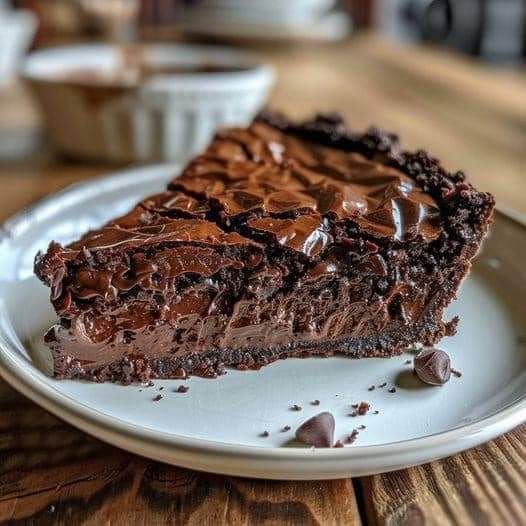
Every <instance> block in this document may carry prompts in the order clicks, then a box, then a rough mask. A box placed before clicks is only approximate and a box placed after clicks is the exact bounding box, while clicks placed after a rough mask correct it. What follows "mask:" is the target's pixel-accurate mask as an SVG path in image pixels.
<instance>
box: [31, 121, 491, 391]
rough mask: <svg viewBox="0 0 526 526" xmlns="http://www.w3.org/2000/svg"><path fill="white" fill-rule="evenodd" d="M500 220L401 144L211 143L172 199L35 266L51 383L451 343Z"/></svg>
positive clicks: (276, 138)
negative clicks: (47, 319)
mask: <svg viewBox="0 0 526 526" xmlns="http://www.w3.org/2000/svg"><path fill="white" fill-rule="evenodd" d="M493 208H494V200H493V197H492V196H490V195H489V194H486V193H481V192H478V191H477V190H475V189H474V188H473V187H472V186H471V185H470V184H469V183H467V182H466V180H465V176H464V174H462V173H461V172H457V173H454V174H451V173H448V172H446V170H445V169H444V168H442V167H441V165H440V164H439V163H438V161H437V160H435V159H433V158H432V157H430V156H429V155H428V154H426V153H425V152H416V153H411V152H405V151H403V150H402V149H401V147H400V144H399V141H398V138H397V137H396V136H395V135H393V134H386V133H382V132H380V131H378V130H377V129H370V130H368V131H367V132H365V133H363V134H355V133H352V132H350V131H349V130H348V129H347V128H346V127H345V124H344V122H343V120H342V119H341V118H340V117H338V116H336V115H325V116H318V117H316V118H315V119H313V120H310V121H307V122H303V123H300V124H296V123H292V122H290V121H288V120H287V119H286V118H284V117H283V116H281V115H279V114H275V113H266V114H262V115H260V116H259V118H258V119H257V120H256V121H255V122H254V124H253V125H251V126H250V127H249V128H247V129H233V130H225V131H223V132H220V133H218V135H217V136H216V138H215V140H214V141H213V142H212V144H211V145H210V147H209V148H208V149H207V150H206V151H205V152H204V153H203V154H202V155H200V156H198V157H196V158H195V159H194V160H193V161H191V162H190V163H189V165H188V166H187V168H186V169H185V170H184V171H183V173H182V175H181V176H180V177H177V178H175V179H174V180H173V181H172V182H171V183H170V185H169V186H168V190H167V191H166V192H164V193H162V194H158V195H154V196H152V197H150V198H147V199H145V200H143V201H142V202H141V203H139V204H138V205H137V206H136V207H135V208H134V209H133V210H132V211H130V213H128V214H126V215H125V216H123V217H120V218H117V219H115V220H114V221H112V222H110V223H108V224H107V225H105V226H104V227H102V228H101V229H100V230H97V231H93V232H89V233H88V234H86V235H85V236H83V237H82V238H81V239H80V240H79V241H77V242H75V243H72V244H71V245H69V246H67V247H62V246H61V245H58V244H56V243H52V244H51V245H50V248H49V249H48V251H47V253H46V254H39V255H37V258H36V261H35V272H36V274H37V276H38V277H39V278H40V279H41V280H42V281H43V282H44V283H46V284H47V285H48V286H50V288H51V301H52V302H53V305H54V307H55V309H56V311H57V314H58V315H59V322H58V323H57V324H56V325H55V326H53V327H52V328H51V329H50V330H49V331H48V333H47V335H46V341H47V343H48V345H49V346H50V348H51V350H52V352H53V356H54V363H55V376H57V377H58V378H86V379H92V380H96V381H107V380H109V381H120V382H124V383H129V382H132V381H135V380H139V381H145V380H147V379H149V378H173V377H181V371H184V374H185V375H186V374H199V375H205V376H217V375H218V374H221V373H222V372H223V370H224V367H225V366H231V367H237V368H239V369H248V368H259V367H261V366H263V365H265V364H267V363H270V362H272V361H274V360H277V359H281V358H286V357H291V356H311V355H318V356H329V355H333V354H336V353H338V354H344V355H347V356H352V357H364V356H391V355H394V354H399V353H400V352H401V351H402V350H403V349H404V348H405V347H407V346H409V345H411V344H413V343H415V342H417V341H418V342H422V343H424V344H425V345H433V344H434V343H436V342H437V341H438V340H439V339H440V338H442V337H443V336H444V335H449V334H453V333H454V330H455V325H456V321H457V320H453V321H452V322H450V323H449V324H448V323H444V322H443V321H442V313H443V310H444V308H445V307H446V306H447V305H448V304H449V302H450V301H451V300H452V299H453V298H454V296H455V294H456V291H457V289H458V287H459V285H460V282H461V281H462V279H463V278H464V277H465V275H466V274H467V272H468V271H469V268H470V265H471V260H472V258H473V257H474V256H475V254H476V252H477V250H478V248H479V246H480V243H481V241H482V239H483V237H484V235H485V233H486V231H487V228H488V226H489V223H490V222H491V216H492V211H493Z"/></svg>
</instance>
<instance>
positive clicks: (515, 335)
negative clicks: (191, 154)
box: [0, 165, 526, 479]
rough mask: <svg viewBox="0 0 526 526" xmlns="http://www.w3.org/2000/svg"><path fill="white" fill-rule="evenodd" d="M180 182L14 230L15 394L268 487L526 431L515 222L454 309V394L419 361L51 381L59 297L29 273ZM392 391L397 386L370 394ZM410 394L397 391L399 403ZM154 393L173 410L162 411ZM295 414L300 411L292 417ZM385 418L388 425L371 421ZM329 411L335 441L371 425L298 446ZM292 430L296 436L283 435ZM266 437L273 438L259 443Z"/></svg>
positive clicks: (106, 192) (185, 461) (92, 184)
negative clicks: (47, 339) (364, 411)
mask: <svg viewBox="0 0 526 526" xmlns="http://www.w3.org/2000/svg"><path fill="white" fill-rule="evenodd" d="M176 172H177V167H174V166H168V165H162V166H155V167H148V168H141V169H137V170H133V171H129V172H125V173H122V174H120V175H115V176H112V177H108V178H103V179H99V180H93V181H89V182H87V183H83V184H81V185H77V186H74V187H72V188H70V189H67V190H66V191H64V192H61V193H59V194H57V195H55V196H52V197H50V198H48V199H46V200H44V201H42V202H41V203H39V204H37V205H36V206H34V207H32V208H31V209H29V210H27V211H25V212H23V213H21V214H19V215H17V216H16V217H15V218H13V219H12V220H10V221H9V222H8V223H7V224H6V225H5V233H4V236H3V238H2V239H1V240H0V271H1V276H2V281H1V283H0V294H1V298H2V301H1V302H0V372H1V373H2V375H3V377H4V378H5V379H6V380H7V381H8V382H9V383H10V384H12V385H13V386H14V387H15V388H16V389H18V390H19V391H21V392H22V393H23V394H25V395H26V396H28V397H29V398H31V399H32V400H34V401H35V402H36V403H38V404H40V405H41V406H43V407H45V408H46V409H48V410H49V411H51V412H53V413H55V414H56V415H58V416H59V417H60V418H63V419H64V420H66V421H68V422H70V423H72V424H73V425H75V426H77V427H79V428H81V429H83V430H85V431H87V432H88V433H90V434H92V435H95V436H97V437H99V438H101V439H103V440H106V441H108V442H111V443H113V444H115V445H117V446H120V447H122V448H125V449H128V450H130V451H133V452H136V453H139V454H141V455H144V456H147V457H151V458H155V459H158V460H162V461H165V462H169V463H173V464H177V465H181V466H185V467H189V468H194V469H199V470H205V471H213V472H218V473H226V474H233V475H244V476H253V477H264V478H281V479H324V478H338V477H345V476H350V475H352V476H360V475H367V474H372V473H377V472H382V471H389V470H393V469H399V468H403V467H406V466H409V465H414V464H418V463H423V462H428V461H430V460H433V459H436V458H440V457H444V456H447V455H450V454H452V453H455V452H458V451H461V450H463V449H466V448H469V447H472V446H475V445H477V444H480V443H482V442H484V441H486V440H489V439H491V438H493V437H495V436H497V435H499V434H501V433H503V432H505V431H508V430H509V429H511V428H513V427H514V426H516V425H518V424H520V423H521V422H523V421H524V420H526V372H525V371H526V348H525V346H524V343H523V342H522V340H521V339H520V338H519V335H520V331H521V325H522V324H523V320H524V314H525V307H524V298H525V297H526V280H525V277H524V273H525V271H524V269H523V268H522V263H521V261H524V252H526V250H525V248H526V243H525V240H526V234H524V232H523V229H522V228H523V227H520V226H517V225H516V224H515V223H513V222H511V221H510V220H507V219H504V218H499V220H498V221H497V223H496V224H495V228H494V236H493V239H492V240H490V242H489V243H488V245H487V247H486V252H485V253H484V254H483V255H482V256H481V257H480V258H479V260H478V263H477V264H476V268H475V271H474V272H473V273H472V276H471V277H470V278H469V279H468V280H467V281H466V283H465V284H464V287H463V290H462V294H461V296H460V299H459V300H458V301H457V302H456V303H455V304H454V305H453V306H452V307H451V309H450V313H449V314H450V315H453V314H457V313H458V314H460V316H461V319H462V321H461V324H460V330H459V333H458V334H457V335H456V336H455V337H454V338H450V339H447V340H446V341H444V342H443V344H442V345H441V347H443V348H444V349H446V350H447V351H448V352H449V353H450V354H451V356H452V357H453V362H454V366H455V368H457V369H459V370H461V371H462V372H463V376H462V378H452V379H451V381H450V382H449V383H448V384H447V385H445V386H443V387H424V386H421V385H420V384H418V383H417V382H416V381H415V379H414V378H413V376H412V375H411V373H410V370H411V366H410V365H407V364H406V363H405V361H406V360H407V359H410V358H411V355H410V354H407V355H403V356H401V357H397V358H393V359H366V360H351V359H345V358H331V359H326V360H323V359H308V360H301V359H289V360H286V361H281V362H277V363H274V364H272V365H270V366H268V367H265V368H263V369H262V370H261V371H259V372H239V371H228V374H226V375H225V376H223V377H221V378H219V379H217V380H206V379H202V378H191V379H190V380H188V381H187V382H186V384H187V385H188V386H189V387H190V390H189V392H188V393H186V394H178V393H175V392H174V388H175V387H177V386H178V385H180V384H181V382H180V381H157V382H155V386H154V387H150V388H145V387H142V386H139V385H134V386H128V387H124V386H120V385H112V384H93V383H89V382H80V381H56V380H54V379H52V378H50V377H49V376H47V375H46V374H45V373H44V372H42V371H41V369H40V367H42V365H39V367H37V366H36V365H35V362H34V361H33V360H32V358H31V355H32V356H33V357H37V358H38V361H39V362H42V358H43V356H44V355H43V354H42V351H41V350H39V345H38V341H39V337H40V336H41V334H42V332H43V329H44V328H46V327H47V326H49V324H50V323H51V322H52V320H53V318H54V314H53V312H52V309H51V307H50V305H49V302H48V290H47V289H46V288H45V287H43V286H42V285H41V284H40V283H39V282H38V281H37V280H36V278H35V277H33V274H32V263H33V257H34V255H35V253H36V252H37V250H38V249H42V248H45V247H46V245H47V243H48V241H49V240H50V239H57V240H60V241H68V240H71V239H73V238H75V237H77V236H78V235H79V234H80V233H81V232H84V231H86V230H87V229H88V228H90V227H94V226H96V225H99V224H101V223H102V222H103V221H105V220H106V219H108V218H109V217H111V216H114V215H115V214H118V213H121V212H124V211H126V210H127V209H128V208H129V207H130V206H131V205H132V204H133V203H134V202H135V201H136V200H137V199H138V198H139V197H141V196H144V195H147V194H150V193H152V192H155V191H157V190H158V189H161V188H162V187H163V185H164V183H165V181H166V180H167V179H168V178H169V177H170V176H172V175H173V174H174V173H176ZM499 244H503V246H513V247H514V249H513V253H512V254H510V255H509V256H506V254H505V253H503V254H500V253H499ZM521 251H522V253H521ZM23 342H26V343H25V345H24V344H23ZM27 342H32V343H27ZM382 382H387V387H386V388H383V389H381V388H376V389H375V390H374V391H368V387H369V386H370V385H372V384H375V385H378V384H380V383H382ZM400 383H401V384H402V385H401V386H400V385H398V387H397V392H396V393H389V392H388V390H387V388H388V387H390V386H392V385H397V384H400ZM160 386H164V390H162V391H159V387H160ZM157 394H162V395H163V399H162V400H161V401H159V402H154V401H153V400H152V399H153V397H154V396H155V395H157ZM313 399H319V400H320V401H321V404H320V406H319V407H315V406H312V405H310V403H309V402H310V401H312V400H313ZM362 400H364V401H368V402H370V403H371V406H372V407H371V412H370V413H369V414H368V415H366V416H363V417H355V418H351V417H350V416H348V414H349V412H350V404H352V403H355V402H360V401H362ZM295 403H297V404H300V405H301V406H302V407H303V411H301V412H294V411H291V410H290V406H291V405H292V404H295ZM376 409H378V410H379V411H380V413H379V414H378V415H374V414H373V411H374V410H376ZM322 410H328V411H331V412H332V413H333V414H334V415H335V417H336V421H337V433H336V435H337V438H343V437H345V436H346V435H347V434H349V433H350V432H351V430H352V429H353V428H355V427H358V426H359V425H362V424H364V425H366V426H367V429H366V430H364V431H361V432H360V434H359V436H358V439H357V441H356V442H355V443H354V444H353V445H351V446H347V447H345V448H343V449H317V450H314V449H309V448H299V447H293V446H294V445H293V444H289V443H288V442H289V441H290V440H291V438H292V437H293V433H294V428H295V427H296V426H297V425H298V424H299V423H300V422H301V421H303V420H304V419H306V418H307V417H309V416H311V415H313V414H315V413H317V412H319V411H322ZM285 425H290V426H291V427H292V430H291V431H289V432H286V433H284V432H280V429H281V428H282V427H283V426H285ZM265 430H267V431H269V432H270V436H269V437H267V438H264V437H261V436H259V435H260V433H262V432H263V431H265Z"/></svg>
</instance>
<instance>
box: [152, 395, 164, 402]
mask: <svg viewBox="0 0 526 526" xmlns="http://www.w3.org/2000/svg"><path fill="white" fill-rule="evenodd" d="M162 398H163V397H162V395H160V394H158V395H157V396H154V397H153V398H152V400H153V401H154V402H158V401H159V400H162Z"/></svg>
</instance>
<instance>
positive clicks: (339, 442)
mask: <svg viewBox="0 0 526 526" xmlns="http://www.w3.org/2000/svg"><path fill="white" fill-rule="evenodd" d="M333 447H345V446H344V445H343V442H342V441H341V440H336V442H335V443H334V446H333Z"/></svg>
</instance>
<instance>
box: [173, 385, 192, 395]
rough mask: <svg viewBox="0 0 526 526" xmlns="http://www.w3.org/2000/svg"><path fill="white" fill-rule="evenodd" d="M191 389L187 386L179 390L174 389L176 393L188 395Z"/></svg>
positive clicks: (181, 386) (180, 387)
mask: <svg viewBox="0 0 526 526" xmlns="http://www.w3.org/2000/svg"><path fill="white" fill-rule="evenodd" d="M189 389H190V388H189V387H188V386H186V385H180V386H179V387H178V388H177V389H174V391H175V392H176V393H187V392H188V390H189Z"/></svg>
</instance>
